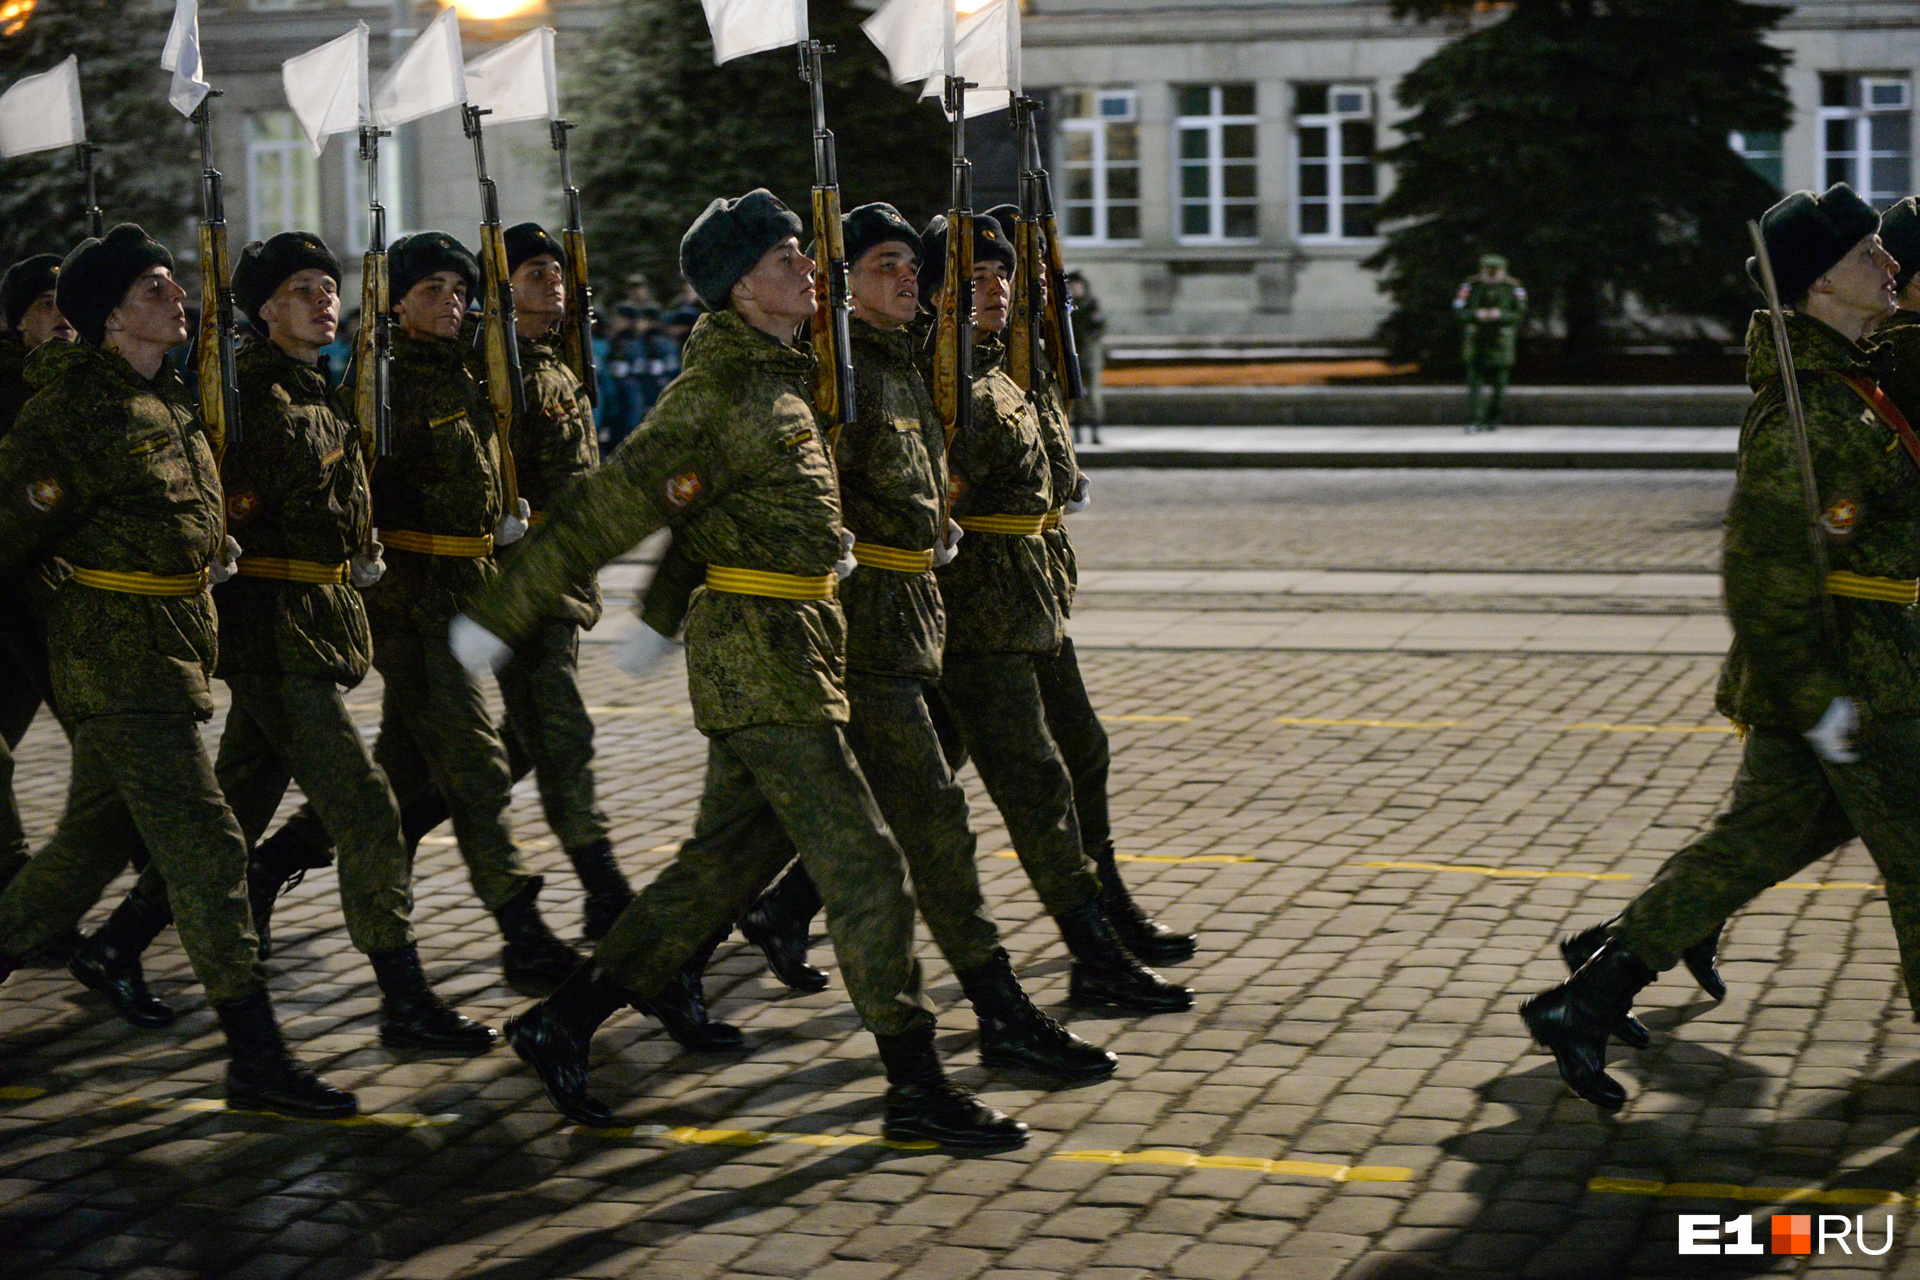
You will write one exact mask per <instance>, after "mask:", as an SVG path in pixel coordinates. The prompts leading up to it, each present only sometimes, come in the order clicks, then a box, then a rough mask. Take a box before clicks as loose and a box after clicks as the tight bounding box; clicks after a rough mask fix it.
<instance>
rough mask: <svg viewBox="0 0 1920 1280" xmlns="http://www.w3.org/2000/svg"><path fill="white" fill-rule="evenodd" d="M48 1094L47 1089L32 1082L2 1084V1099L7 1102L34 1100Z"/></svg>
mask: <svg viewBox="0 0 1920 1280" xmlns="http://www.w3.org/2000/svg"><path fill="white" fill-rule="evenodd" d="M46 1096H47V1091H46V1090H45V1089H41V1088H38V1087H36V1086H34V1085H30V1084H9V1085H0V1100H3V1101H6V1102H32V1101H33V1100H34V1099H35V1098H44V1097H46Z"/></svg>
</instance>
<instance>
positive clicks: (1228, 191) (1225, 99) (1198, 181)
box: [1173, 84, 1260, 244]
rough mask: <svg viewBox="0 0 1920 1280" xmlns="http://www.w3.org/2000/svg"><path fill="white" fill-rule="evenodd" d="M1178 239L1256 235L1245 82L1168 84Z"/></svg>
mask: <svg viewBox="0 0 1920 1280" xmlns="http://www.w3.org/2000/svg"><path fill="white" fill-rule="evenodd" d="M1173 92H1174V103H1175V107H1176V111H1177V115H1178V118H1177V119H1176V120H1175V122H1174V133H1175V137H1176V139H1177V145H1178V147H1179V173H1178V175H1177V176H1176V177H1175V179H1174V181H1175V183H1176V184H1177V185H1176V190H1177V192H1178V195H1177V198H1176V201H1175V203H1176V204H1177V206H1178V209H1179V222H1178V224H1177V225H1178V228H1179V232H1180V239H1181V240H1182V241H1184V242H1186V243H1189V244H1192V243H1195V242H1204V241H1217V240H1252V239H1254V238H1256V237H1257V236H1258V235H1259V234H1260V205H1259V203H1258V198H1259V194H1260V193H1259V184H1258V179H1257V174H1256V171H1255V167H1254V166H1255V161H1256V158H1257V152H1256V148H1255V138H1256V133H1255V130H1256V128H1257V125H1256V122H1255V120H1254V114H1253V86H1252V85H1250V84H1184V85H1176V86H1174V90H1173Z"/></svg>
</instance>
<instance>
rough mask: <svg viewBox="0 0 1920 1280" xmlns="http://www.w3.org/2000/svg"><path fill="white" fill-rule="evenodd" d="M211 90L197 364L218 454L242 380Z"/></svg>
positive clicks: (230, 431)
mask: <svg viewBox="0 0 1920 1280" xmlns="http://www.w3.org/2000/svg"><path fill="white" fill-rule="evenodd" d="M219 96H220V91H219V90H218V89H214V90H210V91H209V92H208V93H207V96H206V97H205V98H204V99H203V100H202V101H201V103H200V105H199V107H198V108H196V109H195V111H194V113H193V121H194V123H195V124H196V125H198V126H199V132H200V166H201V174H200V201H201V218H200V328H199V332H198V333H197V334H196V335H195V339H194V365H195V370H194V372H195V374H196V382H197V383H198V386H199V391H200V418H201V421H202V422H204V423H205V424H206V427H207V438H208V440H210V441H212V443H213V450H214V455H215V456H216V457H218V456H221V455H223V454H224V453H225V452H226V448H227V445H229V444H238V443H239V442H240V436H241V432H240V381H239V377H238V375H237V373H236V370H235V369H234V363H233V328H234V324H233V263H232V261H231V259H230V258H229V257H228V253H227V215H226V198H225V194H224V191H223V188H222V183H221V178H220V171H219V170H218V169H216V168H214V167H213V116H212V109H213V100H214V99H215V98H217V97H219Z"/></svg>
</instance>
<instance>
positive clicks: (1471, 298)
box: [1453, 253, 1527, 435]
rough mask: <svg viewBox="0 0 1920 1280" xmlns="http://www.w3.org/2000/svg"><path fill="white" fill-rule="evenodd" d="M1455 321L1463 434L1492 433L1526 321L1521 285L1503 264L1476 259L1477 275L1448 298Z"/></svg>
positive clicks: (1495, 258)
mask: <svg viewBox="0 0 1920 1280" xmlns="http://www.w3.org/2000/svg"><path fill="white" fill-rule="evenodd" d="M1453 314H1454V315H1455V316H1456V317H1457V318H1458V319H1459V321H1460V325H1461V330H1460V359H1461V360H1462V361H1463V362H1464V363H1465V364H1466V366H1467V413H1468V415H1469V417H1470V418H1471V419H1472V421H1471V422H1469V423H1468V425H1467V434H1468V435H1472V434H1474V433H1475V432H1477V431H1492V430H1494V429H1495V428H1496V427H1497V426H1498V424H1499V422H1500V407H1501V404H1502V402H1503V401H1504V400H1505V399H1506V394H1507V379H1508V377H1510V376H1511V375H1512V373H1513V363H1514V358H1515V353H1516V350H1517V348H1518V345H1519V337H1520V322H1521V321H1522V320H1524V319H1526V316H1527V290H1526V286H1525V285H1523V284H1521V283H1520V282H1519V281H1518V280H1515V279H1514V278H1513V277H1512V276H1510V275H1508V274H1507V260H1506V259H1505V258H1503V257H1502V256H1500V255H1499V254H1497V253H1487V254H1482V255H1481V257H1480V271H1479V274H1477V275H1472V276H1468V277H1467V278H1466V280H1464V281H1463V282H1462V283H1461V285H1460V289H1459V292H1457V293H1455V294H1454V295H1453Z"/></svg>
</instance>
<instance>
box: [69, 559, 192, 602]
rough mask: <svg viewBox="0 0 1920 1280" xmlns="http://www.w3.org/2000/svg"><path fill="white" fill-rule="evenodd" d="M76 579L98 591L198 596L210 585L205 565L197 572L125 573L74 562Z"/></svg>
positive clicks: (82, 584)
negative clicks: (90, 567) (83, 566)
mask: <svg viewBox="0 0 1920 1280" xmlns="http://www.w3.org/2000/svg"><path fill="white" fill-rule="evenodd" d="M73 580H74V581H75V582H77V583H79V584H80V585H81V586H83V587H92V588H93V589H94V590H95V591H118V592H121V593H122V594H124V595H130V596H197V595H199V594H200V593H201V592H202V591H205V590H206V589H207V571H206V570H205V569H202V570H201V571H200V572H198V573H140V572H137V571H134V572H126V573H122V572H119V571H116V570H113V569H82V568H81V567H80V566H78V565H75V566H74V567H73Z"/></svg>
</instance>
